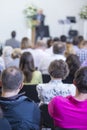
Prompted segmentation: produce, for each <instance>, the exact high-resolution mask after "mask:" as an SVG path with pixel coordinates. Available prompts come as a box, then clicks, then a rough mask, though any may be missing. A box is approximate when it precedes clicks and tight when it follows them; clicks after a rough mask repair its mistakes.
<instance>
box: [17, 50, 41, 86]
mask: <svg viewBox="0 0 87 130" xmlns="http://www.w3.org/2000/svg"><path fill="white" fill-rule="evenodd" d="M19 67H20V69H21V70H22V71H23V74H24V83H25V84H39V83H42V74H41V72H40V71H37V70H35V66H34V60H33V57H32V54H31V53H30V52H24V53H23V54H22V55H21V58H20V64H19Z"/></svg>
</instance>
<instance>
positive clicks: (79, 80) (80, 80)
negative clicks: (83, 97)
mask: <svg viewBox="0 0 87 130" xmlns="http://www.w3.org/2000/svg"><path fill="white" fill-rule="evenodd" d="M74 81H75V84H76V87H77V89H78V91H79V92H81V93H87V67H83V68H80V69H78V70H77V71H76V73H75V78H74Z"/></svg>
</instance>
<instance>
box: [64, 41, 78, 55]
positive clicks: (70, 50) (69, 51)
mask: <svg viewBox="0 0 87 130" xmlns="http://www.w3.org/2000/svg"><path fill="white" fill-rule="evenodd" d="M75 53H76V52H75V50H74V47H73V44H72V43H66V49H65V52H64V54H65V56H66V57H67V56H68V55H70V54H75Z"/></svg>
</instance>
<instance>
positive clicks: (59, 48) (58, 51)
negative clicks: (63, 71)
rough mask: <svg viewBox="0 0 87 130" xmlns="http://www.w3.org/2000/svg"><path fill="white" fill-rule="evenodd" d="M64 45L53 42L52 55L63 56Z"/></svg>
mask: <svg viewBox="0 0 87 130" xmlns="http://www.w3.org/2000/svg"><path fill="white" fill-rule="evenodd" d="M64 51H65V44H64V43H63V42H60V41H59V42H55V43H54V44H53V53H54V54H64Z"/></svg>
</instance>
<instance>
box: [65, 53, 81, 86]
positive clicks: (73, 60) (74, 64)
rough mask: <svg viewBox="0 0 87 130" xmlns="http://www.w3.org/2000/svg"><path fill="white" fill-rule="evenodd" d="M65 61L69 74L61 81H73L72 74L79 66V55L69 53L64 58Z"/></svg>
mask: <svg viewBox="0 0 87 130" xmlns="http://www.w3.org/2000/svg"><path fill="white" fill-rule="evenodd" d="M66 63H67V64H68V67H69V75H68V76H67V77H66V79H65V80H63V83H70V84H72V83H73V79H74V75H75V72H76V71H77V70H78V69H79V68H80V65H81V63H80V60H79V57H78V56H77V55H75V54H70V55H69V56H68V57H67V58H66Z"/></svg>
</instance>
